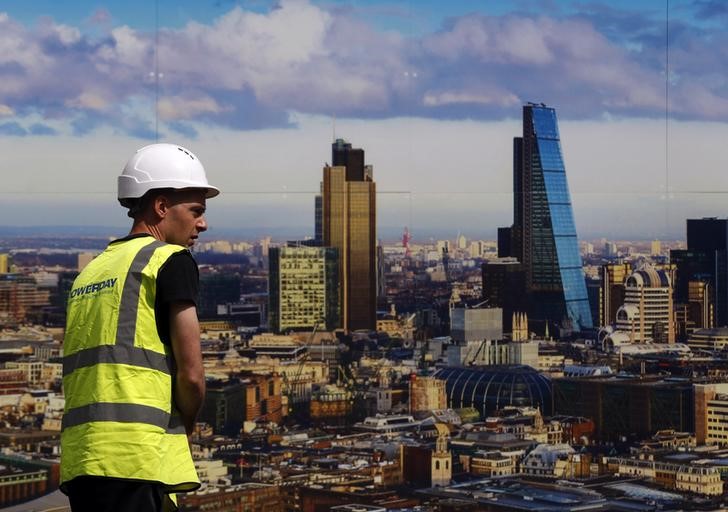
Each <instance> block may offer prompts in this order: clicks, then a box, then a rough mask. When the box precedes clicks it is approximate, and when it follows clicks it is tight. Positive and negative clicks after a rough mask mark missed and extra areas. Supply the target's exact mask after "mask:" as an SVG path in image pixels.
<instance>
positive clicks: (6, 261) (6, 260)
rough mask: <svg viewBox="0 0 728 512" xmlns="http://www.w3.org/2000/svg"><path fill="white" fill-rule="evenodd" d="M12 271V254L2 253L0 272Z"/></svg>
mask: <svg viewBox="0 0 728 512" xmlns="http://www.w3.org/2000/svg"><path fill="white" fill-rule="evenodd" d="M9 271H10V256H9V255H8V254H6V253H0V274H7V273H8V272H9Z"/></svg>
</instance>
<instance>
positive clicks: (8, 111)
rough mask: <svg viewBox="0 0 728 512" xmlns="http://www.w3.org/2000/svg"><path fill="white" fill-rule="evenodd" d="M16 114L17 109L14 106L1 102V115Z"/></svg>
mask: <svg viewBox="0 0 728 512" xmlns="http://www.w3.org/2000/svg"><path fill="white" fill-rule="evenodd" d="M14 114H15V111H14V110H13V109H12V108H10V107H8V106H7V105H3V104H2V103H0V117H9V116H12V115H14Z"/></svg>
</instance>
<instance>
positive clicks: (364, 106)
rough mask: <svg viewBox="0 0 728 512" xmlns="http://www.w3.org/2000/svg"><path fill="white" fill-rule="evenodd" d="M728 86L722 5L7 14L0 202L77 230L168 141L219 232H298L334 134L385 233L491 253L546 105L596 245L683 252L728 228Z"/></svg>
mask: <svg viewBox="0 0 728 512" xmlns="http://www.w3.org/2000/svg"><path fill="white" fill-rule="evenodd" d="M157 10H158V13H159V18H158V21H157V18H156V12H157ZM666 17H667V18H666ZM666 19H668V20H669V25H667V27H668V28H669V63H670V64H669V68H670V73H669V83H668V87H667V92H668V98H667V99H668V102H667V107H668V120H667V122H665V106H666V84H665V69H666V68H665V64H666V62H665V55H666V52H665V49H666V47H665V42H666V36H667V35H668V34H666ZM157 26H158V27H159V30H158V31H156V29H155V28H156V27H157ZM157 69H158V71H159V80H158V81H157V80H155V78H156V76H155V70H157ZM725 69H728V4H727V3H726V2H724V1H722V0H670V1H669V3H667V2H660V1H656V0H649V1H627V0H613V1H609V2H598V1H556V0H544V1H535V0H520V1H519V0H516V1H511V2H503V1H487V0H480V1H475V0H467V1H466V0H463V1H459V2H458V1H453V2H442V1H436V0H421V1H415V0H410V1H402V2H391V1H384V0H375V1H366V2H365V1H335V0H329V1H321V2H316V1H313V0H285V1H280V2H270V1H265V0H249V1H228V0H216V1H176V2H173V1H171V0H159V3H158V5H157V6H155V4H154V3H153V2H146V1H144V2H142V1H125V2H121V1H109V2H84V1H77V2H63V3H61V2H56V1H52V0H36V1H33V2H24V1H3V2H0V151H2V152H3V154H4V155H5V158H4V163H0V173H1V176H2V178H3V180H4V183H5V187H4V191H3V192H2V193H1V194H2V195H0V201H2V202H4V203H6V204H7V205H12V208H13V210H14V211H16V212H18V213H19V214H20V215H19V216H18V219H19V220H18V221H17V222H19V223H23V222H25V223H28V224H38V223H41V224H42V223H47V222H48V219H47V217H48V215H47V212H44V211H39V210H38V209H37V208H36V209H33V208H30V207H28V206H26V205H28V204H29V203H30V202H31V201H29V200H28V199H29V198H33V197H41V196H42V197H46V195H48V196H47V197H52V198H53V201H54V202H58V204H65V203H64V201H65V202H68V204H69V206H68V207H67V208H61V211H63V212H64V213H63V214H62V215H61V216H60V218H59V217H58V216H57V215H53V220H55V221H63V222H61V223H65V222H68V223H77V222H81V223H83V221H84V220H85V219H86V218H87V217H85V216H84V215H83V214H82V213H81V212H83V211H85V209H84V208H79V207H78V206H74V205H78V204H79V201H80V202H84V201H86V202H90V203H89V204H91V203H93V201H94V199H93V198H95V197H98V194H105V193H108V192H109V190H111V191H112V192H113V183H114V176H115V173H116V172H117V171H115V169H118V168H120V167H121V165H123V162H124V160H125V159H126V158H127V156H128V155H129V154H130V153H131V152H133V150H134V149H135V148H137V147H139V146H141V145H144V144H145V143H147V142H151V141H154V140H155V139H156V138H157V136H158V137H159V139H160V140H169V141H178V142H180V143H183V144H186V145H188V146H189V147H190V148H191V149H193V150H194V151H196V152H198V153H199V154H200V156H201V158H202V159H203V162H205V163H207V162H208V161H210V162H211V163H214V167H212V168H210V166H209V164H208V168H209V171H210V174H211V175H212V176H214V175H215V174H216V173H217V176H218V181H219V182H220V183H223V184H224V185H225V186H226V187H227V192H228V193H229V198H230V199H229V202H230V204H225V205H221V211H225V212H226V213H225V215H224V216H223V215H221V216H220V217H219V218H218V219H216V220H217V221H218V224H219V225H221V226H227V227H230V228H233V227H235V226H238V225H239V224H240V222H239V221H238V220H237V219H236V220H232V219H235V218H236V217H239V218H240V219H245V218H248V217H250V216H251V215H252V216H253V217H254V218H256V222H258V224H263V225H264V226H266V225H269V224H270V226H271V227H275V226H278V225H283V224H284V223H286V222H288V223H289V224H292V225H295V221H291V218H295V219H296V221H298V222H300V223H301V224H300V226H301V227H303V226H304V224H306V226H307V223H304V222H303V220H301V219H304V218H307V217H306V216H307V215H308V213H309V212H308V209H310V204H309V203H310V201H309V199H310V197H308V196H309V195H310V194H313V193H314V192H315V190H316V189H317V186H318V181H319V180H320V174H321V165H322V164H323V162H324V161H327V160H328V159H329V155H328V151H329V149H328V147H329V146H328V145H329V143H330V140H331V137H332V133H333V131H334V125H335V126H336V128H335V129H336V133H337V135H339V136H343V137H345V138H347V139H349V140H351V141H352V142H353V143H354V144H355V145H357V146H361V147H364V148H365V150H367V157H368V160H369V162H370V163H372V164H374V166H375V178H376V179H377V182H378V187H379V190H380V191H381V194H383V195H382V200H381V201H380V204H381V205H382V207H383V210H382V213H383V215H380V224H381V225H382V226H387V225H391V226H397V225H398V224H404V223H408V224H411V225H419V226H420V227H421V231H426V230H427V229H428V228H429V227H437V226H438V224H442V227H448V226H458V227H459V228H461V229H462V230H464V231H468V230H474V231H478V232H486V233H490V232H494V230H495V227H496V226H497V225H502V224H504V223H505V224H507V223H508V222H510V211H509V206H508V205H509V201H510V199H509V198H508V197H507V195H508V194H509V192H510V172H511V169H510V151H511V150H510V139H511V138H512V137H513V136H516V135H518V132H519V130H520V127H519V123H518V119H519V118H520V108H521V105H522V104H524V103H525V102H527V101H537V102H542V101H543V102H546V103H547V104H549V105H552V106H554V107H556V108H557V111H558V114H559V119H560V121H561V125H562V126H561V127H562V130H561V131H562V138H563V141H562V142H563V147H564V156H565V161H566V165H567V172H568V173H569V176H570V184H571V189H572V195H573V196H574V197H573V199H574V205H575V209H576V214H577V219H576V220H577V226H578V227H580V228H581V229H580V231H582V232H584V233H588V234H595V235H596V234H599V233H604V234H605V235H608V236H612V235H614V236H616V235H618V234H619V230H620V229H621V230H622V231H623V232H625V233H624V234H625V235H632V236H636V235H638V234H642V235H644V236H645V237H650V236H651V235H654V236H670V235H676V236H680V235H681V234H682V232H683V231H684V218H685V217H686V216H694V215H714V216H726V214H728V211H725V209H724V208H723V207H722V205H724V204H726V201H725V199H726V197H725V196H724V195H720V194H721V193H723V192H727V193H728V178H725V177H723V175H724V174H725V173H724V172H722V171H723V170H724V169H726V167H728V165H727V164H728V159H726V157H725V156H723V155H722V154H720V151H716V150H715V148H716V147H720V144H721V141H724V140H725V136H726V135H727V129H726V121H728V76H727V75H726V73H725V71H724V70H725ZM334 118H335V119H336V121H335V123H334V121H333V119H334ZM382 133H387V134H388V138H387V139H386V140H382V139H381V135H380V134H382ZM567 135H570V138H569V139H567V138H566V137H567ZM478 137H483V138H485V137H487V139H488V140H484V139H482V138H481V139H479V138H478ZM577 140H578V141H579V142H578V143H575V142H574V141H577ZM635 140H637V141H638V142H639V143H638V144H635ZM463 141H467V142H468V143H470V144H474V145H475V147H477V148H478V151H463V146H462V144H463ZM617 144H621V146H618V145H617ZM283 145H285V147H283ZM706 145H708V146H707V147H706ZM470 147H472V146H470ZM241 148H247V153H245V154H241V153H240V149H241ZM433 148H437V150H436V151H437V152H436V154H435V153H433ZM51 155H56V156H57V157H58V158H61V159H62V161H60V162H56V163H55V164H54V163H53V158H52V156H51ZM593 155H600V158H599V161H596V160H595V159H594V157H593ZM666 158H667V160H666ZM443 166H447V167H450V168H449V169H448V170H447V175H448V178H449V179H448V180H446V182H444V183H443V180H442V175H443V169H442V167H443ZM108 184H110V185H108ZM279 192H280V197H279ZM638 192H639V193H640V194H646V197H645V199H640V201H639V204H640V205H641V207H642V208H644V211H640V212H639V213H638V214H637V215H636V217H637V219H636V220H635V221H634V222H630V221H629V220H628V219H629V218H631V217H625V211H626V212H630V214H631V215H633V216H634V213H635V212H634V211H633V210H632V209H630V208H628V207H626V206H625V205H626V203H627V202H629V201H630V200H631V199H630V198H633V197H634V194H635V193H638ZM706 192H709V193H710V194H706ZM387 193H388V194H390V196H391V197H389V196H386V195H384V194H387ZM398 193H406V195H407V198H408V199H407V200H399V199H401V198H398V196H397V194H398ZM266 194H268V195H267V196H266ZM691 194H701V195H700V196H696V197H699V198H700V199H699V200H696V199H695V198H693V196H691ZM252 196H256V200H252ZM304 196H305V197H306V198H305V199H303V197H304ZM69 197H70V198H72V199H69ZM258 197H267V198H268V200H267V202H266V201H258V200H257V198H258ZM295 198H297V199H295ZM102 202H103V201H102ZM388 202H391V203H392V205H391V206H386V205H387V203H388ZM273 203H275V206H274V207H270V206H269V204H273ZM250 204H255V207H254V208H253V207H250V206H248V205H250ZM403 204H406V205H408V206H402V205H403ZM453 205H459V206H460V207H461V208H458V207H454V206H453ZM93 208H99V211H100V214H99V218H101V219H102V220H104V221H105V222H109V223H119V222H123V219H122V218H117V217H111V216H109V217H105V216H104V215H105V214H104V213H102V212H103V207H102V206H93ZM236 208H237V209H236ZM400 210H401V211H400ZM213 211H214V208H211V215H212V212H213ZM280 212H286V213H285V214H283V215H281V214H280ZM597 212H599V213H597ZM116 213H118V212H116ZM258 214H260V218H259V219H258V218H257V217H256V215H258ZM403 217H404V218H403ZM276 219H277V220H276ZM56 223H57V222H56ZM276 223H278V224H276Z"/></svg>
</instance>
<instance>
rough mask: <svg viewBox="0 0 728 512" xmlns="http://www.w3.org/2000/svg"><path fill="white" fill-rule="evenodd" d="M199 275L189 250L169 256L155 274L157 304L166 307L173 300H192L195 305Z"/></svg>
mask: <svg viewBox="0 0 728 512" xmlns="http://www.w3.org/2000/svg"><path fill="white" fill-rule="evenodd" d="M199 282H200V275H199V271H198V270H197V262H195V260H194V258H193V257H192V254H190V252H189V251H181V252H178V253H175V254H173V255H172V256H170V257H169V259H168V260H167V262H166V263H165V264H164V265H163V266H162V268H161V269H160V270H159V273H158V274H157V297H156V302H157V305H159V306H161V307H163V308H165V310H166V309H167V308H168V306H169V304H172V303H174V302H192V303H193V304H195V305H197V295H198V292H199V286H200V285H199Z"/></svg>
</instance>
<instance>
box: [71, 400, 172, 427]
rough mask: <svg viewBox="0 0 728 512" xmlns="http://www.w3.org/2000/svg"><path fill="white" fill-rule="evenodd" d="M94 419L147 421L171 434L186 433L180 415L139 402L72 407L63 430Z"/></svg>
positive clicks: (148, 423)
mask: <svg viewBox="0 0 728 512" xmlns="http://www.w3.org/2000/svg"><path fill="white" fill-rule="evenodd" d="M92 421H116V422H119V423H145V424H147V425H153V426H155V427H159V428H161V429H164V430H165V431H167V433H169V434H184V433H185V428H184V425H182V421H181V419H180V417H179V416H178V415H176V414H175V415H171V414H169V413H166V412H164V411H163V410H161V409H157V408H156V407H150V406H148V405H137V404H123V403H109V402H98V403H93V404H88V405H82V406H81V407H76V408H74V409H70V410H69V411H67V412H66V413H65V414H64V415H63V419H62V420H61V428H62V429H63V430H65V429H67V428H70V427H75V426H78V425H83V424H84V423H90V422H92Z"/></svg>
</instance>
